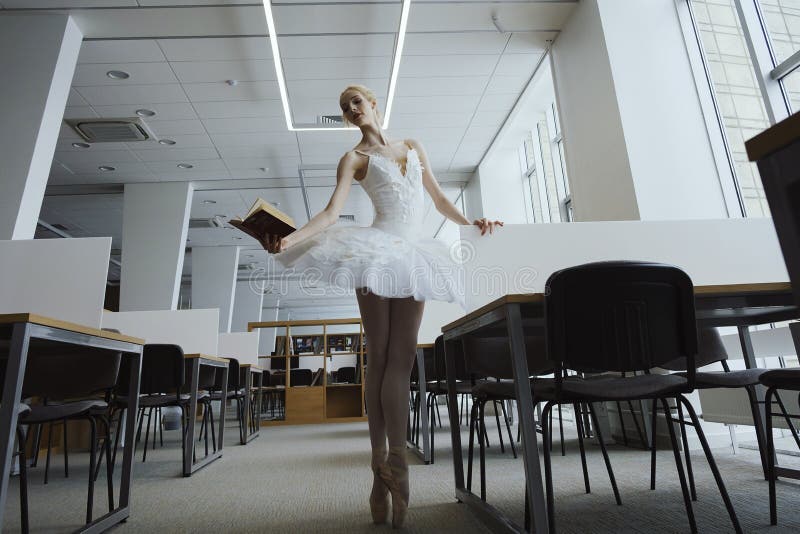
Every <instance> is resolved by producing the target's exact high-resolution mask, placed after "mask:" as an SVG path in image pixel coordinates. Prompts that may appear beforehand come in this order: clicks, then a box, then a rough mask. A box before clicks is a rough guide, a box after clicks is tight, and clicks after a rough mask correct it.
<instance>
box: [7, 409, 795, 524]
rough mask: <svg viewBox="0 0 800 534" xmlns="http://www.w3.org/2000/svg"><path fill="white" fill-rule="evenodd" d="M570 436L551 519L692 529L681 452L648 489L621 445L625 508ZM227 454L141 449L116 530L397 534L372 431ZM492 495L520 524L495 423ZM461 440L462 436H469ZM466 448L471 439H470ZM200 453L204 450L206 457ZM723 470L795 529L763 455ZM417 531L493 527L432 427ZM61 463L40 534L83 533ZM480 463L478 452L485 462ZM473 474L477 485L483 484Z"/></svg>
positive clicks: (709, 505)
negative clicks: (376, 513)
mask: <svg viewBox="0 0 800 534" xmlns="http://www.w3.org/2000/svg"><path fill="white" fill-rule="evenodd" d="M570 430H571V428H568V429H567V454H566V456H564V457H562V456H561V455H560V453H559V452H558V451H557V450H556V451H554V456H553V471H554V481H555V482H554V484H555V493H556V525H557V528H558V531H559V532H570V533H572V532H575V533H578V532H580V533H584V532H688V530H689V529H688V523H687V521H686V514H685V511H684V508H683V500H682V497H681V492H680V486H679V483H678V478H677V474H676V471H675V466H674V463H673V457H672V453H671V452H670V451H660V452H659V453H658V465H659V469H658V486H657V489H656V491H650V490H649V454H648V453H646V452H644V451H641V450H635V449H629V448H624V447H621V446H612V447H611V448H610V449H611V461H612V464H613V467H614V470H615V473H616V476H617V480H618V484H619V487H620V492H621V495H622V501H623V506H616V505H615V504H614V499H613V494H612V492H611V489H610V486H609V484H608V478H607V475H606V472H605V469H604V466H603V462H602V457H601V456H600V453H599V449H598V448H597V447H596V446H594V445H590V446H589V447H588V455H589V470H590V479H591V483H592V493H591V494H589V495H587V494H585V493H584V489H583V478H582V475H581V471H580V460H579V456H578V448H577V442H576V441H575V438H574V432H572V433H570ZM226 432H227V433H226V447H225V452H224V455H223V457H222V458H221V459H220V460H218V461H216V462H214V463H212V464H211V465H209V466H207V467H206V468H204V469H202V470H200V471H199V472H197V473H195V474H194V475H193V476H192V477H190V478H183V477H181V476H180V463H179V457H180V446H179V442H178V433H177V432H167V433H165V446H164V447H163V448H161V447H159V448H157V449H155V450H154V451H148V459H147V462H146V463H142V462H141V450H139V451H137V461H136V463H135V467H134V469H135V471H134V477H135V479H134V485H133V494H132V511H131V517H130V519H129V520H128V521H127V523H125V524H123V525H120V526H118V527H117V528H115V529H114V531H115V532H120V533H125V532H148V533H156V532H158V533H161V532H218V533H219V532H287V533H301V532H337V533H347V534H354V533H360V532H364V533H366V532H369V533H375V532H383V531H388V530H389V527H388V526H374V525H372V524H371V522H370V516H369V509H368V506H367V495H368V493H369V488H370V484H371V479H372V476H371V471H370V470H369V445H368V437H367V427H366V423H357V424H330V425H307V426H292V427H272V428H264V429H262V431H261V436H260V437H258V438H257V439H256V440H255V441H253V442H251V443H250V444H249V445H247V446H241V445H238V444H236V437H237V434H236V429H235V426H233V423H231V424H230V425H229V426H228V430H227V431H226ZM489 432H490V440H491V447H490V448H489V450H488V453H487V458H488V462H487V466H488V467H487V471H488V475H487V487H488V501H489V502H490V503H492V504H493V505H495V506H496V507H498V508H499V509H501V510H502V511H503V512H504V513H506V514H508V515H509V516H510V517H511V518H512V519H514V520H515V521H517V522H519V523H521V522H522V517H523V496H524V485H523V476H522V461H521V459H516V460H515V459H513V458H512V457H511V454H510V453H509V452H508V451H507V452H506V453H505V454H501V453H500V450H499V443H498V442H497V432H496V428H495V427H494V425H493V424H492V425H490V426H489ZM465 438H466V435H465ZM464 442H465V443H466V439H464ZM201 450H202V449H201V448H198V453H199V452H201ZM715 456H716V458H717V460H718V462H719V464H720V467H721V470H722V476H723V478H724V480H725V482H726V484H727V487H728V491H729V492H730V494H731V498H732V500H733V503H734V506H735V508H736V511H737V513H738V514H739V518H740V521H741V522H742V526H743V528H744V530H745V531H746V532H796V531H800V514H798V513H797V510H798V507H799V506H800V487H798V485H796V484H794V483H791V482H780V483H779V484H778V506H779V514H780V515H779V520H780V526H779V527H770V526H769V517H768V513H767V484H766V482H765V481H764V480H763V477H762V476H761V475H760V466H759V463H758V454H757V453H756V452H754V451H747V450H739V451H738V453H737V454H736V455H733V454H732V453H731V450H730V449H729V448H728V449H719V450H715ZM692 457H693V461H694V467H695V474H696V478H697V484H698V497H699V500H698V502H696V503H695V514H696V517H697V521H698V525H699V529H700V531H701V532H730V531H732V528H731V524H730V522H729V519H728V516H727V513H726V511H725V508H724V506H723V504H722V501H721V499H720V497H719V494H718V493H717V490H716V486H715V485H714V481H713V478H712V476H711V473H710V470H709V469H708V467H707V466H706V464H705V461H704V458H703V455H702V452H700V451H697V452H694V453H693V454H692ZM409 459H410V464H411V468H410V469H411V475H410V479H411V491H412V497H411V507H410V510H409V515H408V518H407V526H406V529H405V530H406V531H408V532H437V533H438V532H442V533H447V532H452V533H458V534H468V533H472V532H486V531H487V530H486V529H485V528H484V527H483V526H482V524H481V523H480V522H479V521H478V520H477V519H476V517H475V516H473V515H472V513H471V512H470V511H469V510H468V509H467V508H466V506H464V505H462V504H459V503H457V502H456V501H455V500H454V498H453V494H454V491H453V467H452V455H451V447H450V440H449V431H448V430H447V429H446V428H445V429H442V430H439V429H437V451H436V463H435V464H434V465H428V466H426V465H423V464H422V463H421V462H420V461H418V460H417V459H416V457H414V456H413V455H409ZM62 460H63V458H62V457H61V456H60V455H59V456H57V457H54V460H53V465H51V467H50V469H51V474H50V482H49V484H47V485H43V484H42V471H43V465H44V462H40V464H39V467H38V468H36V469H32V470H31V471H30V478H31V479H30V489H29V498H30V507H31V511H30V517H31V531H32V532H67V531H70V530H72V529H74V528H77V527H79V526H80V525H81V522H82V519H83V514H84V511H85V502H86V500H85V499H86V476H87V467H88V455H86V454H71V455H70V469H71V472H70V477H69V479H65V478H64V476H63V468H62V465H63V464H62ZM476 468H477V458H476ZM18 488H19V486H18V480H17V478H16V477H15V478H14V479H12V481H11V482H10V484H9V497H8V502H7V507H6V511H5V523H4V525H3V527H4V531H6V532H14V531H18V530H19V499H18ZM477 488H478V479H477V477H476V479H475V490H476V491H477ZM105 506H106V502H105V479H104V476H101V477H100V478H99V479H98V485H97V489H96V499H95V510H96V512H95V514H96V515H97V513H98V512H100V513H102V511H103V510H104V507H105Z"/></svg>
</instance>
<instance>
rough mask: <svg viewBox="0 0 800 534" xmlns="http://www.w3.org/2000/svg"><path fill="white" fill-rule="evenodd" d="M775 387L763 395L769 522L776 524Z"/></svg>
mask: <svg viewBox="0 0 800 534" xmlns="http://www.w3.org/2000/svg"><path fill="white" fill-rule="evenodd" d="M774 392H775V388H768V389H767V393H766V395H765V397H764V404H765V406H766V419H767V420H766V427H767V428H766V434H767V436H766V437H767V450H766V451H765V452H766V453H767V480H768V481H769V524H770V525H777V524H778V503H777V496H776V495H775V478H776V477H775V454H774V453H775V438H774V437H773V435H772V395H773V393H774Z"/></svg>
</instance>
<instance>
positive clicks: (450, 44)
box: [403, 8, 508, 58]
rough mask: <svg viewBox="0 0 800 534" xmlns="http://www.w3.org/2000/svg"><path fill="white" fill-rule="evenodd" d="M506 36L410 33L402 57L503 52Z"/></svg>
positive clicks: (495, 53)
mask: <svg viewBox="0 0 800 534" xmlns="http://www.w3.org/2000/svg"><path fill="white" fill-rule="evenodd" d="M412 9H413V8H412ZM507 41H508V36H507V35H503V34H501V33H491V32H485V33H411V34H407V36H406V42H405V45H404V46H403V57H404V58H406V57H410V56H435V55H455V54H468V55H475V54H489V55H494V56H497V55H499V54H500V53H502V52H503V48H504V47H505V45H506V42H507Z"/></svg>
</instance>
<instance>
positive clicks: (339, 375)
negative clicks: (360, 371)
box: [336, 367, 356, 384]
mask: <svg viewBox="0 0 800 534" xmlns="http://www.w3.org/2000/svg"><path fill="white" fill-rule="evenodd" d="M336 383H337V384H355V383H356V368H355V367H339V369H338V370H337V371H336Z"/></svg>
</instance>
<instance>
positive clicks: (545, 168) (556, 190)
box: [519, 105, 572, 222]
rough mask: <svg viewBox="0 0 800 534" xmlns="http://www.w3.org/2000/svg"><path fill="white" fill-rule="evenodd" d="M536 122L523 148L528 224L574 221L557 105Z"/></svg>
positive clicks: (522, 163) (522, 144)
mask: <svg viewBox="0 0 800 534" xmlns="http://www.w3.org/2000/svg"><path fill="white" fill-rule="evenodd" d="M534 119H535V121H534V124H533V128H532V129H531V130H529V131H528V134H527V136H526V137H525V139H524V140H523V141H522V143H521V145H520V149H519V161H520V170H521V172H522V180H523V185H524V191H525V193H526V194H525V196H526V198H525V205H526V213H527V214H528V222H567V221H570V220H571V219H572V207H571V200H570V197H569V188H568V185H567V181H566V173H565V166H564V151H563V146H562V144H561V134H560V132H559V130H558V124H557V116H556V113H555V106H554V105H551V106H548V109H547V111H546V112H543V113H541V114H540V115H539V116H538V117H535V118H534Z"/></svg>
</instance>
